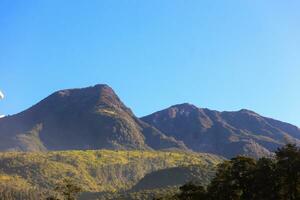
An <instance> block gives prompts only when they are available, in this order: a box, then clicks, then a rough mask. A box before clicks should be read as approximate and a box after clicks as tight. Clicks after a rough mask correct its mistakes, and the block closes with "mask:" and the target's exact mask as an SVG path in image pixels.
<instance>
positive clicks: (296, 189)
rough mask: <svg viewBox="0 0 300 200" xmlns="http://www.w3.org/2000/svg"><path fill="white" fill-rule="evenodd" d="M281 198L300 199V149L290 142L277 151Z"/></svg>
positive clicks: (287, 199) (286, 199)
mask: <svg viewBox="0 0 300 200" xmlns="http://www.w3.org/2000/svg"><path fill="white" fill-rule="evenodd" d="M276 159H277V176H278V182H279V192H280V199H284V200H298V199H300V150H299V148H298V147H297V146H296V145H293V144H288V145H286V146H284V147H282V148H280V149H278V150H277V151H276Z"/></svg>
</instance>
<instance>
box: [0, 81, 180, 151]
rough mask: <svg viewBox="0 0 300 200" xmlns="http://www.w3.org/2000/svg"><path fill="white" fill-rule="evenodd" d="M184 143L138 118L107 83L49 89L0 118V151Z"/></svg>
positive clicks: (158, 146) (176, 145)
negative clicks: (22, 108) (32, 102)
mask: <svg viewBox="0 0 300 200" xmlns="http://www.w3.org/2000/svg"><path fill="white" fill-rule="evenodd" d="M168 148H175V149H186V147H185V145H184V144H183V143H182V142H178V141H176V140H175V139H174V138H172V137H167V136H165V135H164V134H163V133H161V132H160V131H159V130H157V129H155V128H154V127H152V126H150V125H148V124H147V123H145V122H143V121H141V120H139V119H138V118H137V117H135V115H134V114H133V113H132V111H131V110H130V109H129V108H127V107H126V106H125V105H124V104H123V103H122V101H121V100H120V99H119V97H118V96H117V95H116V94H115V92H114V91H113V90H112V89H111V88H110V87H109V86H107V85H95V86H93V87H88V88H81V89H68V90H61V91H58V92H55V93H53V94H52V95H50V96H49V97H47V98H45V99H44V100H42V101H41V102H39V103H38V104H36V105H34V106H32V107H31V108H29V109H27V110H25V111H23V112H21V113H19V114H16V115H12V116H8V117H5V118H2V119H0V151H46V150H84V149H140V150H150V149H168Z"/></svg>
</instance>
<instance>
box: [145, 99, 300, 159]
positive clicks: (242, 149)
mask: <svg viewBox="0 0 300 200" xmlns="http://www.w3.org/2000/svg"><path fill="white" fill-rule="evenodd" d="M141 119H142V120H143V121H145V122H146V123H148V124H151V125H152V126H154V127H156V128H157V129H159V130H160V131H161V132H163V133H165V134H166V135H167V136H172V137H174V138H176V139H177V140H180V141H183V142H184V143H185V145H186V146H187V147H188V148H190V149H192V150H194V151H196V152H208V153H214V154H219V155H222V156H225V157H227V158H231V157H233V156H236V155H238V154H243V155H248V156H252V157H261V156H268V155H271V152H272V151H274V150H276V148H278V147H280V146H281V145H283V144H285V143H287V142H291V143H296V144H298V145H300V129H299V128H298V127H296V126H293V125H291V124H288V123H284V122H280V121H278V120H274V119H271V118H267V117H263V116H261V115H259V114H257V113H255V112H253V111H250V110H245V109H243V110H240V111H237V112H218V111H214V110H209V109H202V108H198V107H196V106H194V105H191V104H187V103H185V104H179V105H175V106H172V107H170V108H167V109H165V110H162V111H159V112H156V113H153V114H151V115H149V116H145V117H143V118H141Z"/></svg>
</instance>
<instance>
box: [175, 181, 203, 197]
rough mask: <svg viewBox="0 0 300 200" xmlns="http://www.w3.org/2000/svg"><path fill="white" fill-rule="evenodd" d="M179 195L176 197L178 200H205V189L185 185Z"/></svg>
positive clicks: (192, 184)
mask: <svg viewBox="0 0 300 200" xmlns="http://www.w3.org/2000/svg"><path fill="white" fill-rule="evenodd" d="M179 189H180V194H179V195H178V199H180V200H193V199H198V200H206V199H207V198H208V197H207V191H206V189H205V187H203V186H202V185H199V184H195V183H187V184H185V185H183V186H181V187H180V188H179Z"/></svg>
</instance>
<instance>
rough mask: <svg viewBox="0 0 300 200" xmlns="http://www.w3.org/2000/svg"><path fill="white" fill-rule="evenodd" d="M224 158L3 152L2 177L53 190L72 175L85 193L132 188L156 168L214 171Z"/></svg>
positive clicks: (97, 152)
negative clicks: (181, 167) (187, 168)
mask: <svg viewBox="0 0 300 200" xmlns="http://www.w3.org/2000/svg"><path fill="white" fill-rule="evenodd" d="M222 161H223V159H222V158H221V157H219V156H215V155H211V154H201V153H199V154H196V153H184V152H162V151H112V150H88V151H51V152H26V153H23V152H2V153H0V180H2V179H1V177H11V178H10V179H14V181H15V183H17V185H20V184H22V185H25V183H26V184H27V185H29V186H35V187H38V188H40V189H53V188H55V185H56V184H57V183H59V182H60V181H62V180H63V179H64V178H71V179H72V180H73V181H74V183H77V184H79V185H80V186H81V187H82V188H83V191H84V192H88V191H89V192H104V191H106V192H109V191H111V192H115V191H120V190H122V191H124V190H127V189H130V188H131V187H132V186H133V185H135V184H136V183H137V182H138V181H139V180H140V179H142V178H143V177H144V176H145V174H148V173H151V172H153V171H155V170H160V169H165V168H170V167H178V166H182V165H197V166H199V167H200V168H203V169H207V170H213V169H215V167H216V165H217V164H219V163H220V162H222ZM10 179H7V178H6V179H5V180H6V181H7V182H11V180H10ZM5 180H3V182H2V183H3V184H4V183H5ZM0 191H1V189H0Z"/></svg>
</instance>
